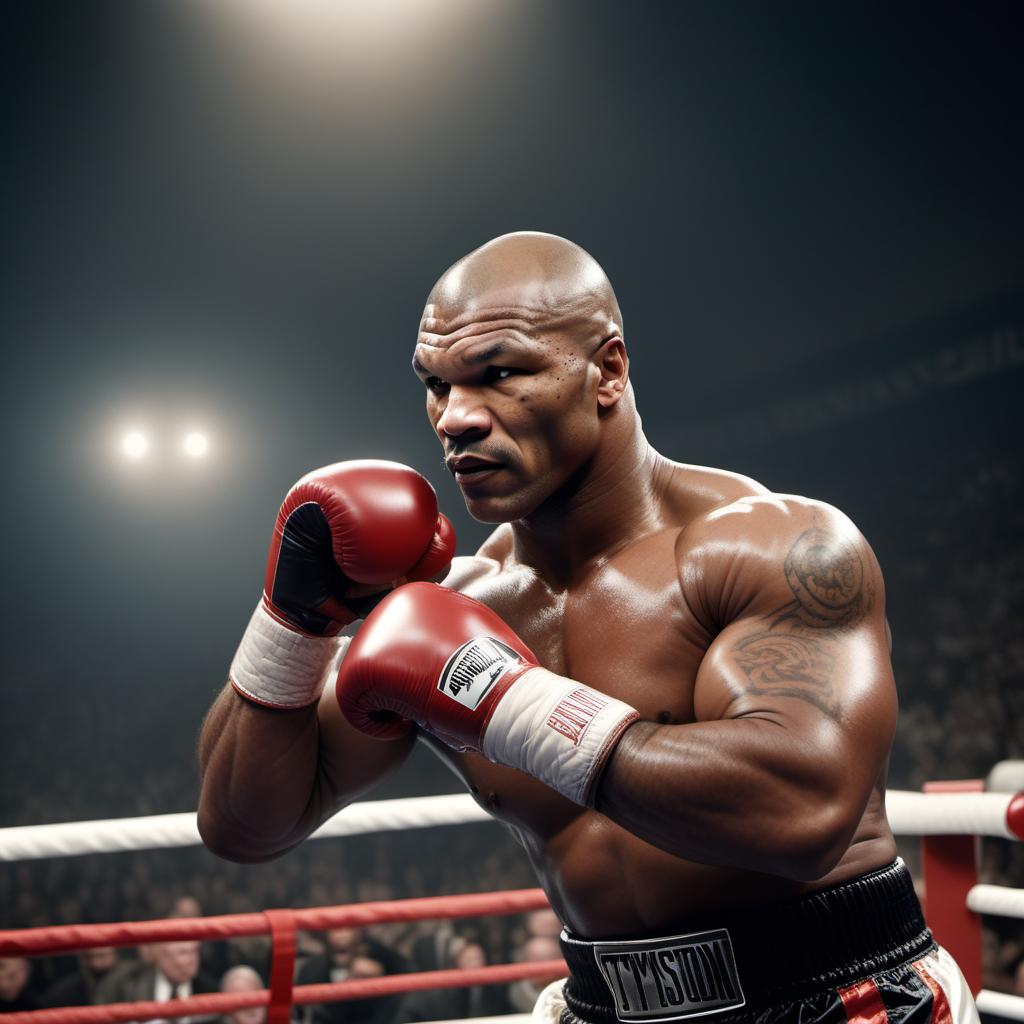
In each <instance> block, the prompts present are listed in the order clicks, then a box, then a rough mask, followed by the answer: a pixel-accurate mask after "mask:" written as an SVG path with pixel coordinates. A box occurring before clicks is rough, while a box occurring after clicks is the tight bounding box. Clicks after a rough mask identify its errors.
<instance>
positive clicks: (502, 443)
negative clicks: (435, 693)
mask: <svg viewBox="0 0 1024 1024" xmlns="http://www.w3.org/2000/svg"><path fill="white" fill-rule="evenodd" d="M413 365H414V369H415V370H416V372H417V373H418V375H419V376H420V377H421V379H422V380H423V382H424V385H425V389H426V405H427V415H428V418H429V420H430V423H431V426H432V427H433V429H434V431H435V433H436V434H437V437H438V439H439V441H440V442H441V444H442V446H443V448H444V452H445V460H446V464H447V466H448V468H449V469H450V470H451V471H452V472H453V474H454V475H455V479H456V481H457V483H458V484H459V486H460V488H461V490H462V492H463V496H464V498H465V501H466V504H467V507H468V509H469V511H470V513H471V514H472V515H474V516H475V517H476V518H478V519H480V520H482V521H484V522H493V523H496V524H500V525H498V527H497V529H496V530H495V532H494V533H493V534H492V536H491V537H490V538H489V540H488V541H487V542H486V543H485V544H484V545H483V547H482V548H481V549H480V551H479V552H478V553H477V555H476V556H475V557H472V558H459V559H456V561H455V564H454V565H453V568H452V571H451V573H450V575H449V577H448V578H447V579H446V580H445V583H446V585H447V586H450V587H453V588H455V589H458V590H460V591H462V592H464V593H466V594H468V595H470V596H472V597H474V598H476V599H477V600H479V601H482V602H483V603H485V604H487V605H488V606H490V607H491V608H493V609H494V610H495V611H496V612H497V613H498V614H499V615H501V617H502V618H503V619H505V621H506V622H508V623H509V625H511V626H512V627H513V628H514V629H515V630H516V631H517V632H518V633H519V635H520V636H521V637H522V638H523V640H524V641H525V642H526V643H527V644H528V645H529V646H530V648H531V649H532V650H533V651H534V652H535V653H536V655H537V656H538V658H539V660H540V662H541V664H542V665H543V666H544V667H545V668H547V669H549V670H550V671H552V672H556V673H559V674H561V675H564V676H567V677H570V678H572V679H575V680H578V681H580V682H583V683H586V684H587V685H589V686H592V687H594V688H596V689H598V690H601V691H603V692H605V693H608V694H610V695H612V696H614V697H618V698H620V699H622V700H624V701H627V702H629V703H630V704H632V705H633V706H634V707H636V708H637V709H638V711H639V712H640V716H641V720H640V721H639V722H637V723H635V724H634V725H632V726H630V727H629V728H628V729H627V730H626V732H625V734H624V735H623V738H622V740H621V741H620V743H619V744H618V746H617V747H616V749H615V752H614V754H613V755H612V758H611V760H610V762H609V764H608V766H607V768H606V770H605V772H604V775H603V777H602V779H601V781H600V783H599V787H598V799H597V806H596V808H595V809H593V810H591V809H585V808H581V807H579V806H577V805H575V804H572V803H570V802H569V801H567V800H565V799H564V798H562V797H561V796H559V795H558V794H557V793H555V792H554V791H552V790H550V789H548V788H547V787H546V786H544V785H543V784H541V783H539V782H537V781H536V780H534V779H532V778H530V777H529V776H527V775H525V774H523V773H521V772H518V771H514V770H512V769H507V768H501V767H497V766H495V765H492V764H490V763H488V762H487V761H486V760H485V759H484V758H482V757H481V756H479V755H477V754H473V753H458V752H455V751H452V750H450V749H449V748H447V747H446V746H444V744H442V743H440V742H438V741H436V740H434V739H432V738H431V737H429V736H427V735H425V734H421V735H420V737H419V738H420V739H421V740H423V741H424V742H426V743H428V745H429V746H430V747H431V748H432V749H433V750H435V752H436V753H437V754H438V755H439V756H440V757H441V758H442V759H443V760H444V761H445V762H446V763H447V764H448V765H449V767H450V768H451V769H452V770H453V771H454V772H456V773H457V774H458V776H459V777H460V778H461V779H463V781H464V782H465V784H466V786H467V787H468V788H469V790H470V792H471V793H472V794H473V795H474V797H475V798H476V799H477V800H478V801H479V802H480V803H481V805H482V806H484V807H486V808H487V809H488V810H489V811H490V812H491V813H492V814H494V815H495V816H496V817H498V818H500V819H502V820H503V821H505V822H506V823H508V824H509V825H510V826H511V828H512V831H513V832H514V834H515V835H516V836H517V837H518V838H519V840H520V842H521V843H522V844H523V845H524V847H525V848H526V850H527V851H528V853H529V855H530V857H531V859H532V861H533V863H534V865H535V867H536V869H537V872H538V875H539V877H540V880H541V884H542V885H543V886H544V888H545V889H546V891H547V893H548V895H549V897H550V899H551V902H552V905H553V907H554V908H555V910H556V911H557V912H558V914H559V916H560V917H561V919H562V920H563V921H564V922H565V923H566V924H567V925H568V926H569V927H570V928H571V929H572V930H573V931H575V932H576V933H577V934H579V935H581V936H584V937H586V938H603V937H611V936H617V937H631V936H642V935H659V934H662V935H664V934H672V932H673V929H674V928H676V927H677V925H679V924H680V922H683V921H685V919H686V918H687V917H689V916H690V915H692V914H694V913H696V912H702V911H707V910H713V909H714V908H722V909H727V908H733V907H751V906H758V905H765V904H771V903H774V902H778V901H780V900H784V899H789V898H791V897H793V896H796V895H800V894H803V893H806V892H809V891H812V890H815V889H819V888H824V887H827V886H831V885H834V884H836V883H838V882H841V881H843V880H846V879H848V878H852V877H854V876H856V875H859V874H862V873H864V872H866V871H869V870H871V869H873V868H877V867H882V866H884V865H887V864H889V863H891V861H892V860H893V859H894V857H895V853H896V850H895V843H894V841H893V838H892V834H891V832H890V830H889V826H888V824H887V822H886V819H885V811H884V779H885V772H886V761H887V757H888V751H889V747H890V744H891V741H892V736H893V733H894V729H895V720H896V696H895V686H894V682H893V678H892V669H891V665H890V659H889V649H888V634H887V626H886V622H885V613H884V588H883V583H882V577H881V573H880V570H879V567H878V563H877V562H876V560H875V558H874V555H873V554H872V552H871V550H870V548H869V546H868V545H867V543H866V541H865V540H864V538H863V537H862V536H861V535H860V533H859V532H858V531H857V529H856V528H855V527H854V526H853V524H852V523H851V522H850V521H849V520H848V519H847V518H846V517H845V516H843V515H842V513H840V512H839V511H837V510H836V509H834V508H831V507H829V506H827V505H824V504H822V503H820V502H816V501H812V500H809V499H806V498H801V497H794V496H790V495H777V494H771V493H769V492H768V491H767V490H766V489H765V488H763V487H762V486H760V485H759V484H757V483H755V482H754V481H752V480H750V479H748V478H745V477H741V476H738V475H736V474H732V473H727V472H723V471H720V470H715V469H708V468H703V467H698V466H690V465H682V464H678V463H675V462H671V461H669V460H668V459H666V458H664V457H663V456H661V455H659V454H658V453H657V452H656V451H654V449H653V448H651V447H650V445H649V444H648V443H647V441H646V439H645V438H644V436H643V432H642V429H641V424H640V419H639V416H638V415H637V412H636V407H635V403H634V397H633V392H632V388H631V386H630V384H629V361H628V357H627V355H626V349H625V344H624V342H623V338H622V319H621V315H620V313H619V308H618V304H617V302H616V300H615V295H614V293H613V291H612V288H611V285H610V284H609V282H608V280H607V278H606V277H605V275H604V272H603V271H602V270H601V268H600V267H599V266H598V264H597V263H596V262H595V261H594V260H593V259H592V258H591V257H590V256H588V255H587V254H586V253H585V252H584V251H583V250H582V249H580V248H579V247H578V246H576V245H574V244H573V243H571V242H568V241H566V240H564V239H561V238H557V237H555V236H551V235H543V234H536V233H517V234H513V235H506V236H502V237H501V238H498V239H495V240H494V241H492V242H490V243H488V244H487V245H485V246H483V247H482V248H480V249H478V250H476V251H475V252H473V253H471V254H470V255H469V256H467V257H466V258H464V259H463V260H461V261H460V262H459V263H456V264H455V265H454V266H453V267H452V268H451V269H450V270H448V271H447V272H446V273H445V274H444V275H443V276H442V278H441V279H440V280H439V281H438V283H437V284H436V285H435V286H434V289H433V290H432V292H431V293H430V296H429V298H428V300H427V304H426V308H425V310H424V314H423V320H422V322H421V326H420V332H419V336H418V341H417V345H416V349H415V354H414V362H413ZM412 742H413V740H412V739H411V738H407V739H403V740H400V741H394V742H382V741H377V740H372V739H368V738H367V737H365V736H363V735H362V734H360V733H358V732H356V731H355V730H354V729H353V728H352V727H351V726H350V725H349V724H348V723H347V722H346V721H345V720H344V718H343V717H342V715H341V713H340V711H339V709H338V706H337V703H336V700H335V698H334V693H333V688H330V687H329V688H328V691H327V692H326V693H325V695H324V697H323V699H322V700H321V702H320V704H319V708H318V709H306V710H301V711H285V712H282V711H273V710H269V709H265V708H259V707H256V706H255V705H249V704H247V703H246V702H245V701H244V700H243V699H242V698H240V697H238V696H237V695H235V694H234V692H233V691H232V690H231V689H230V687H228V688H227V689H226V691H225V692H224V693H222V694H221V697H220V698H219V699H218V702H217V703H216V704H215V706H214V708H213V709H212V711H211V713H210V715H209V716H208V719H207V723H206V725H205V727H204V731H203V736H202V738H201V748H200V756H201V763H202V766H203V769H204V785H203V793H202V799H201V802H200V827H201V830H202V831H203V835H204V838H205V839H206V841H207V843H208V845H210V846H211V847H212V848H213V849H214V850H215V851H216V852H219V853H221V854H222V855H224V856H228V857H231V858H233V859H238V860H260V859H267V858H269V857H272V856H276V855H278V854H280V853H281V852H284V850H286V849H289V848H291V847H292V846H294V845H296V844H297V843H298V842H301V840H302V839H303V838H305V836H306V835H308V834H309V833H310V832H311V831H312V830H313V829H314V828H315V827H316V826H317V825H318V824H319V823H320V822H321V821H322V820H324V819H326V818H327V817H329V816H330V815H331V814H333V813H334V812H335V811H337V810H338V809H339V808H340V807H342V806H344V805H345V804H346V803H349V802H351V800H353V799H355V798H356V797H358V796H360V795H361V794H362V793H364V792H366V791H367V790H368V789H369V788H370V787H371V786H372V785H373V784H374V783H375V782H376V781H377V780H379V779H380V778H381V777H383V776H384V775H385V774H387V773H388V772H390V771H392V770H394V769H395V768H396V767H398V765H399V764H401V762H402V761H403V760H404V759H405V757H406V756H407V755H408V753H409V750H410V748H411V745H412ZM268 765H269V766H270V770H268ZM268 780H270V781H268ZM256 808H259V811H260V813H259V814H258V815H256V814H255V813H254V811H255V809H256Z"/></svg>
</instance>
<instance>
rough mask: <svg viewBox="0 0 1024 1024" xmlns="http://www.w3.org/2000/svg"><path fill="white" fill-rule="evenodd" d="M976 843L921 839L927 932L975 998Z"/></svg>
mask: <svg viewBox="0 0 1024 1024" xmlns="http://www.w3.org/2000/svg"><path fill="white" fill-rule="evenodd" d="M984 789H985V783H984V782H983V781H982V780H981V779H966V780H957V781H950V782H926V783H925V784H924V791H925V792H926V793H981V792H983V791H984ZM979 843H980V839H979V838H978V837H977V836H931V835H926V836H922V837H921V867H922V869H923V873H924V890H925V911H926V916H927V919H928V927H929V928H931V930H932V934H933V935H934V936H935V939H936V941H937V942H938V943H939V944H940V945H942V946H945V947H946V950H947V951H948V952H949V953H950V955H951V956H952V957H953V959H954V960H955V961H956V962H957V963H958V964H959V965H960V970H961V971H962V972H963V975H964V978H965V979H966V981H967V984H968V985H969V986H970V989H971V992H972V993H974V994H975V995H976V994H977V993H978V992H980V991H981V918H980V917H979V916H978V915H977V914H975V913H974V911H972V910H970V909H968V906H967V893H968V892H970V890H971V888H972V887H973V886H975V885H977V884H978V845H979ZM939 893H941V894H942V898H941V899H940V898H939V896H938V894H939ZM933 897H934V898H933Z"/></svg>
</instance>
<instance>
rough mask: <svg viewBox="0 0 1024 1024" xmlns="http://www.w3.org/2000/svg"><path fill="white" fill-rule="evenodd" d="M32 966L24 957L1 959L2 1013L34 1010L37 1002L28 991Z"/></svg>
mask: <svg viewBox="0 0 1024 1024" xmlns="http://www.w3.org/2000/svg"><path fill="white" fill-rule="evenodd" d="M31 976H32V965H31V964H30V963H29V962H28V960H26V959H25V957H23V956H6V957H3V958H0V1013H11V1012H12V1011H14V1010H34V1009H36V1007H37V1005H38V1004H37V1003H36V1000H35V999H33V998H32V996H31V995H30V994H29V993H28V992H27V991H26V989H27V988H28V982H29V978H30V977H31Z"/></svg>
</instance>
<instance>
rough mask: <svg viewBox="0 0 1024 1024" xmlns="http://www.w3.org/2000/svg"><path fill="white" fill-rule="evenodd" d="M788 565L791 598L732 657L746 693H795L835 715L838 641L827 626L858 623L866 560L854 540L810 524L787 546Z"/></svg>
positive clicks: (866, 593)
mask: <svg viewBox="0 0 1024 1024" xmlns="http://www.w3.org/2000/svg"><path fill="white" fill-rule="evenodd" d="M784 571H785V574H786V582H787V583H788V584H789V589H790V590H791V591H792V592H793V597H794V600H792V601H790V602H787V603H786V604H784V605H782V606H781V607H780V608H777V609H776V610H775V611H774V612H772V613H771V614H770V615H768V616H767V619H768V625H767V628H765V629H763V630H761V631H759V632H757V633H754V634H752V635H751V636H748V637H746V638H745V639H744V640H742V641H741V642H740V643H739V644H738V645H737V646H736V649H735V651H734V653H733V659H734V661H735V662H736V664H737V665H738V666H739V667H740V668H741V669H742V670H743V672H744V673H745V674H746V676H747V678H748V679H749V680H750V685H749V686H748V687H747V692H748V693H763V694H773V695H777V696H784V697H796V698H797V699H798V700H803V701H806V702H807V703H809V704H813V705H814V706H815V707H817V708H819V709H820V710H821V711H823V712H824V713H825V714H826V715H828V716H829V717H830V718H833V719H836V720H838V719H839V716H840V707H839V702H838V700H837V697H836V693H835V686H834V683H835V669H836V663H837V654H838V643H837V641H836V640H835V639H834V637H833V636H832V635H831V634H830V629H835V628H839V627H844V626H851V625H854V624H855V623H857V622H859V621H860V620H861V619H862V618H863V617H864V615H865V614H866V613H867V611H868V609H869V608H870V606H871V603H872V590H871V587H870V586H865V580H864V564H863V562H862V560H861V557H860V554H859V553H858V552H857V550H856V548H855V547H854V546H853V545H851V544H849V543H845V542H843V541H841V540H839V539H838V538H836V537H835V536H834V535H832V534H830V533H828V532H826V531H825V530H821V529H817V528H812V529H809V530H805V531H804V532H803V533H802V534H801V535H800V536H799V537H798V538H797V540H796V543H794V545H793V547H792V548H790V550H789V554H788V555H787V556H786V560H785V564H784Z"/></svg>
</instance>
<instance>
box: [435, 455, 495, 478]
mask: <svg viewBox="0 0 1024 1024" xmlns="http://www.w3.org/2000/svg"><path fill="white" fill-rule="evenodd" d="M501 465H502V464H501V463H500V462H491V461H490V459H481V458H478V457H477V456H475V455H460V456H458V457H457V458H454V459H450V460H449V461H448V468H449V469H450V470H451V471H452V472H453V473H454V474H455V475H456V476H457V477H459V476H474V475H476V474H480V473H489V472H491V471H492V470H495V469H501Z"/></svg>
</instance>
